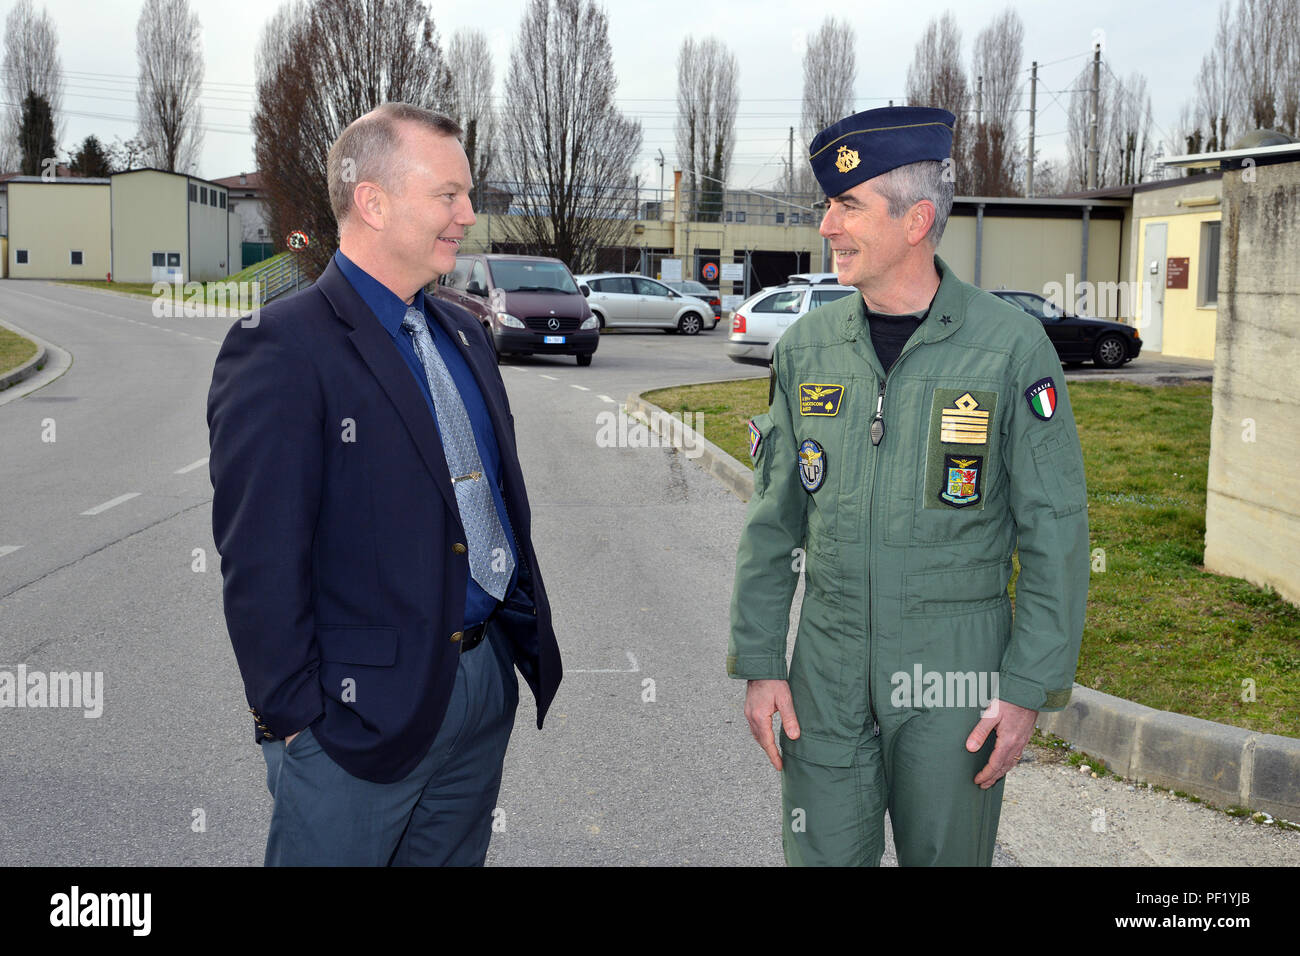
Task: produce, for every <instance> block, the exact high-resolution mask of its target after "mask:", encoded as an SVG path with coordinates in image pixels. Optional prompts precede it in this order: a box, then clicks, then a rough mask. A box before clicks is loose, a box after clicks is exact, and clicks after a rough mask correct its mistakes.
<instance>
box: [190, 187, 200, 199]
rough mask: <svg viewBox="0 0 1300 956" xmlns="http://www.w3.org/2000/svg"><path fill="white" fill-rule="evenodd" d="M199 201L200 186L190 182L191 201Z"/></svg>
mask: <svg viewBox="0 0 1300 956" xmlns="http://www.w3.org/2000/svg"><path fill="white" fill-rule="evenodd" d="M198 201H199V187H198V186H196V185H194V184H193V183H190V202H198Z"/></svg>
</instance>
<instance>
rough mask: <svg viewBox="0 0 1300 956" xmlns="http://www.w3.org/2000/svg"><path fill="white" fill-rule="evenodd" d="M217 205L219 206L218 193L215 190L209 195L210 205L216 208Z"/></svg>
mask: <svg viewBox="0 0 1300 956" xmlns="http://www.w3.org/2000/svg"><path fill="white" fill-rule="evenodd" d="M216 204H217V191H216V190H215V189H213V190H211V191H210V192H209V193H208V205H209V206H215V205H216Z"/></svg>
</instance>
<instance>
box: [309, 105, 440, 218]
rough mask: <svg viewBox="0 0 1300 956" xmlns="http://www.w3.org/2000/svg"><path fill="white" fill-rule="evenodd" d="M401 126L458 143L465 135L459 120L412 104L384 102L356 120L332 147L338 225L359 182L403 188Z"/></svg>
mask: <svg viewBox="0 0 1300 956" xmlns="http://www.w3.org/2000/svg"><path fill="white" fill-rule="evenodd" d="M399 123H415V124H418V125H420V126H423V127H425V128H426V129H429V130H432V131H433V132H435V133H438V134H440V135H442V136H450V137H452V138H454V139H457V140H459V139H460V136H461V133H462V130H461V128H460V126H459V125H458V124H457V123H456V121H455V120H453V119H451V118H449V117H446V116H443V115H442V114H441V113H435V112H434V111H433V110H426V109H424V108H423V107H421V106H413V105H412V104H410V103H383V104H381V105H380V106H377V107H375V108H374V109H373V110H371V111H370V112H369V113H367V114H366V115H365V116H362V117H359V118H358V119H355V120H353V121H352V124H351V125H350V126H348V128H347V129H345V130H344V131H343V132H342V133H340V134H339V138H338V139H336V140H335V141H334V145H333V146H331V147H330V152H329V158H328V159H327V160H326V164H325V169H326V176H327V178H328V181H329V190H330V208H331V209H333V211H334V219H335V220H336V221H337V222H339V223H342V222H343V220H344V219H346V218H347V216H348V212H349V210H351V209H352V193H353V191H354V190H355V189H356V185H357V183H361V182H371V183H378V184H379V185H380V186H383V187H384V188H385V189H388V190H392V191H394V192H397V191H398V190H399V189H400V188H401V184H402V181H403V180H404V179H405V178H406V166H407V163H406V158H405V156H404V155H403V153H402V150H401V138H402V134H401V131H400V130H399V129H398V124H399Z"/></svg>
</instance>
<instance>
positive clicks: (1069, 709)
mask: <svg viewBox="0 0 1300 956" xmlns="http://www.w3.org/2000/svg"><path fill="white" fill-rule="evenodd" d="M705 384H709V383H705ZM681 387H686V386H681ZM627 409H628V413H629V414H630V415H634V416H636V417H637V418H639V419H641V420H642V421H644V422H645V423H646V425H647V426H648V427H650V428H651V429H653V430H655V431H656V432H657V433H658V434H659V435H660V437H661V438H662V439H664V440H665V441H666V442H667V443H668V444H672V445H674V446H676V447H679V448H684V447H690V448H692V449H694V448H702V449H704V450H703V453H702V454H701V455H700V456H699V462H700V464H701V465H702V466H703V467H704V468H705V470H706V471H708V472H709V473H710V474H712V475H715V476H716V477H718V478H719V480H721V481H722V483H723V484H725V485H726V486H727V488H728V489H729V490H731V491H732V492H734V493H735V494H736V496H737V497H739V498H740V499H741V500H742V501H748V500H749V499H750V497H751V496H752V495H753V493H754V475H753V472H752V471H750V470H749V469H748V468H746V467H745V466H744V465H742V464H741V463H740V462H738V461H736V459H734V458H732V457H731V456H730V455H728V454H727V453H726V452H724V451H723V450H722V449H721V448H719V447H718V446H717V445H714V444H713V443H712V442H710V441H708V440H707V439H706V438H704V436H703V435H700V434H699V433H698V432H695V431H694V430H692V429H690V428H688V427H687V426H685V425H684V424H682V422H681V420H680V419H676V418H673V417H672V416H671V415H669V414H668V413H667V412H666V411H664V410H663V409H662V408H660V407H659V406H658V405H655V404H653V403H651V402H648V401H646V400H645V399H644V398H642V397H641V396H640V395H638V394H633V395H629V396H628V399H627ZM1037 723H1038V726H1039V728H1040V729H1042V730H1043V731H1044V732H1046V733H1050V734H1055V735H1056V736H1057V737H1060V738H1062V739H1064V740H1067V741H1069V742H1070V743H1071V744H1073V745H1074V746H1075V748H1076V749H1078V750H1082V751H1085V752H1086V753H1088V754H1089V755H1091V756H1094V757H1097V758H1098V759H1100V760H1103V761H1105V763H1106V766H1107V767H1109V768H1110V769H1111V771H1112V772H1114V773H1117V774H1120V775H1121V776H1124V777H1129V778H1131V779H1136V780H1141V781H1143V782H1148V783H1153V784H1156V785H1158V786H1161V787H1167V788H1169V789H1171V790H1182V791H1184V792H1186V793H1191V794H1194V795H1195V796H1197V797H1199V798H1200V799H1202V800H1205V801H1207V802H1209V803H1213V804H1215V805H1217V806H1221V807H1233V806H1239V807H1247V808H1249V809H1251V810H1264V811H1265V812H1267V813H1270V814H1272V815H1273V816H1275V817H1279V818H1281V819H1284V820H1290V821H1296V822H1300V740H1297V739H1295V738H1292V737H1282V736H1279V735H1277V734H1261V733H1256V732H1254V731H1250V730H1243V729H1242V728H1240V727H1231V726H1229V725H1227V724H1220V723H1216V722H1214V721H1212V720H1204V719H1202V718H1199V717H1188V716H1187V715H1185V714H1175V713H1173V712H1171V711H1166V710H1156V709H1155V708H1154V707H1147V706H1146V705H1145V704H1135V703H1133V702H1132V701H1129V700H1124V699H1123V698H1120V697H1112V696H1111V695H1110V694H1103V693H1101V691H1096V690H1093V689H1092V688H1090V687H1083V686H1081V685H1079V684H1075V685H1074V689H1073V692H1072V693H1071V695H1070V703H1069V704H1067V705H1066V707H1065V709H1064V710H1061V711H1055V712H1053V713H1046V714H1039V715H1038V721H1037Z"/></svg>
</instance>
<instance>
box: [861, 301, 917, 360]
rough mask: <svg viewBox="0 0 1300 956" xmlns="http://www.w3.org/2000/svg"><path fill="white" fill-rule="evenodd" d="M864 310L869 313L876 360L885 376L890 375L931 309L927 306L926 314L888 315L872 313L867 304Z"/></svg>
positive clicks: (869, 325) (868, 326)
mask: <svg viewBox="0 0 1300 956" xmlns="http://www.w3.org/2000/svg"><path fill="white" fill-rule="evenodd" d="M863 308H864V309H865V311H866V313H867V328H869V329H870V330H871V345H872V347H873V348H874V349H875V350H876V358H878V359H880V365H881V367H882V368H883V369H884V370H885V374H888V373H889V370H890V368H891V367H892V366H893V364H894V363H895V362H896V361H898V356H899V354H900V353H901V352H902V351H903V346H905V345H906V344H907V340H908V339H910V338H911V337H912V333H913V332H915V331H916V330H917V329H918V328H920V327H921V323H922V322H924V321H925V317H926V315H928V314H929V312H930V309H929V307H928V306H927V307H926V309H925V311H924V312H919V313H916V312H911V313H906V314H904V315H886V314H885V313H883V312H872V311H871V310H870V309H868V308H866V305H865V304H864V305H863Z"/></svg>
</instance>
